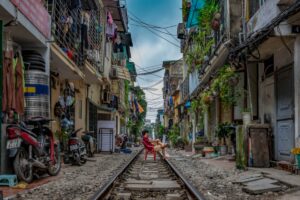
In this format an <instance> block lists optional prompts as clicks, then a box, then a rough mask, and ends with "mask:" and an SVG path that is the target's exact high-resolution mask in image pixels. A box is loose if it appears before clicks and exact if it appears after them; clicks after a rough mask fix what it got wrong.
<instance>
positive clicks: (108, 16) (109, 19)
mask: <svg viewBox="0 0 300 200" xmlns="http://www.w3.org/2000/svg"><path fill="white" fill-rule="evenodd" d="M113 22H114V20H113V18H112V16H111V13H110V12H107V23H108V24H110V25H112V24H113Z"/></svg>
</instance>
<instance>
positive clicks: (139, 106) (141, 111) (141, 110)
mask: <svg viewBox="0 0 300 200" xmlns="http://www.w3.org/2000/svg"><path fill="white" fill-rule="evenodd" d="M138 108H139V113H143V112H144V109H143V107H142V106H141V105H140V104H139V103H138Z"/></svg>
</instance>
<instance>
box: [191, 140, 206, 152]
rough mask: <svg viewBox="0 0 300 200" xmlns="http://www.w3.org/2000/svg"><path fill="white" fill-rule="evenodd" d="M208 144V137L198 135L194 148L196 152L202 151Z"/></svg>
mask: <svg viewBox="0 0 300 200" xmlns="http://www.w3.org/2000/svg"><path fill="white" fill-rule="evenodd" d="M206 144H207V139H206V138H205V137H197V140H196V141H195V143H194V149H195V151H196V153H202V150H203V148H204V147H205V146H206Z"/></svg>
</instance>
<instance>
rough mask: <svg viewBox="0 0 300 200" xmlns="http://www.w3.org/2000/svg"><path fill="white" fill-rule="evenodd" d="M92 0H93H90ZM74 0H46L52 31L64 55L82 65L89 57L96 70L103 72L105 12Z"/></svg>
mask: <svg viewBox="0 0 300 200" xmlns="http://www.w3.org/2000/svg"><path fill="white" fill-rule="evenodd" d="M91 1H92V0H91ZM84 2H85V1H82V5H79V4H76V3H75V1H74V2H73V1H72V2H71V1H66V0H51V1H50V0H49V1H48V9H49V12H50V14H51V17H52V35H53V37H54V39H55V42H56V43H57V45H58V46H59V47H60V48H61V49H62V50H63V51H64V52H65V53H66V55H67V56H68V57H69V58H70V59H71V60H73V61H74V62H75V64H77V66H79V67H81V66H83V65H84V62H85V61H88V62H89V63H90V64H91V65H92V66H93V67H94V68H95V69H96V70H97V71H98V72H100V73H102V72H103V65H104V64H103V63H104V60H103V57H104V56H103V49H104V48H103V47H104V40H105V31H104V23H105V20H106V14H105V12H104V10H103V9H101V8H100V6H99V5H98V6H97V5H96V4H93V3H91V2H89V3H88V5H84Z"/></svg>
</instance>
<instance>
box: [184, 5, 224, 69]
mask: <svg viewBox="0 0 300 200" xmlns="http://www.w3.org/2000/svg"><path fill="white" fill-rule="evenodd" d="M218 11H219V5H218V3H217V2H216V0H206V1H205V4H204V7H203V8H201V9H200V10H199V16H198V21H199V27H198V29H199V31H197V32H196V33H194V35H193V36H192V41H193V44H192V45H190V49H189V50H188V51H187V53H186V57H185V58H186V60H185V61H186V63H187V65H188V66H189V70H188V71H189V72H191V71H193V70H194V68H197V69H200V68H201V67H202V64H203V63H204V61H205V60H206V59H207V58H206V57H207V56H209V54H210V52H211V49H212V47H213V45H214V44H215V40H214V37H213V36H212V34H213V31H212V27H211V22H212V19H213V17H214V15H215V14H216V13H217V12H218Z"/></svg>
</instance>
